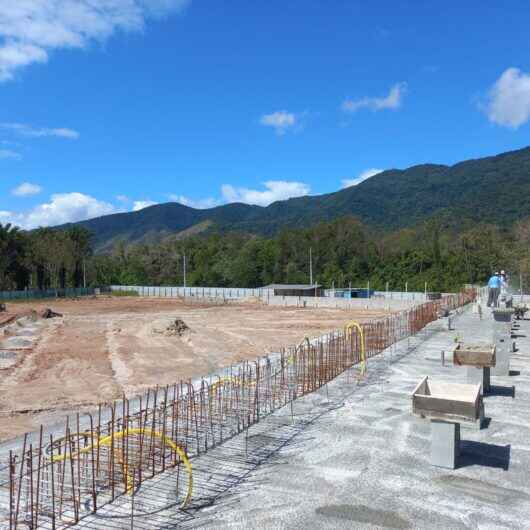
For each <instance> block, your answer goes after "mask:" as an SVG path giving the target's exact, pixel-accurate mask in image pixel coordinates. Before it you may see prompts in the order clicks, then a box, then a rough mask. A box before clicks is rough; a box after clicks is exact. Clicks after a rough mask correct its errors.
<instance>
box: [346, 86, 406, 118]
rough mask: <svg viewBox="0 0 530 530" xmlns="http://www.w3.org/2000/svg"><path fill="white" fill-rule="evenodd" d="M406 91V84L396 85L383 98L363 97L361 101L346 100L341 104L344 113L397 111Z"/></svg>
mask: <svg viewBox="0 0 530 530" xmlns="http://www.w3.org/2000/svg"><path fill="white" fill-rule="evenodd" d="M406 91H407V83H396V84H395V85H394V86H393V87H392V88H391V89H390V92H389V93H388V95H387V96H385V97H364V98H361V99H356V100H352V99H347V100H345V101H344V102H343V103H342V110H343V111H345V112H357V111H358V110H359V109H363V108H366V109H370V110H372V111H373V112H377V111H380V110H386V109H398V108H399V107H400V106H401V103H402V100H403V96H404V95H405V93H406Z"/></svg>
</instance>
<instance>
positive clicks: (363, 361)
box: [345, 320, 366, 375]
mask: <svg viewBox="0 0 530 530" xmlns="http://www.w3.org/2000/svg"><path fill="white" fill-rule="evenodd" d="M352 328H356V329H357V330H358V331H359V334H360V335H361V375H364V374H365V373H366V352H365V344H364V332H363V328H362V327H361V325H360V324H359V323H358V322H356V321H355V320H351V321H350V322H348V324H346V329H345V332H346V336H347V335H348V332H349V333H350V334H351V330H352Z"/></svg>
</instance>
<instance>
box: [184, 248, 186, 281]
mask: <svg viewBox="0 0 530 530" xmlns="http://www.w3.org/2000/svg"><path fill="white" fill-rule="evenodd" d="M184 287H186V253H184Z"/></svg>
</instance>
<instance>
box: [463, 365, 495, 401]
mask: <svg viewBox="0 0 530 530" xmlns="http://www.w3.org/2000/svg"><path fill="white" fill-rule="evenodd" d="M466 368H467V370H466V375H467V382H468V383H471V384H476V383H479V384H480V385H481V386H480V388H481V393H482V394H487V393H488V392H489V391H490V370H491V369H490V368H489V367H484V368H483V367H480V366H467V367H466Z"/></svg>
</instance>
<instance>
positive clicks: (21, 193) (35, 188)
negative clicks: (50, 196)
mask: <svg viewBox="0 0 530 530" xmlns="http://www.w3.org/2000/svg"><path fill="white" fill-rule="evenodd" d="M41 191H42V188H41V187H40V186H39V185H38V184H31V182H23V183H22V184H20V186H17V187H16V188H15V189H13V190H11V193H12V194H13V195H16V196H17V197H27V196H29V195H37V194H39V193H40V192H41Z"/></svg>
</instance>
